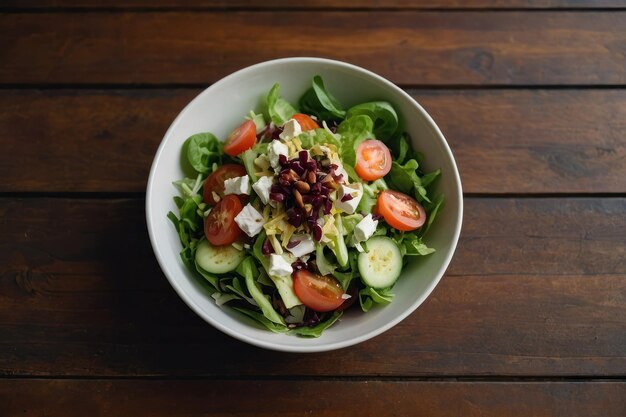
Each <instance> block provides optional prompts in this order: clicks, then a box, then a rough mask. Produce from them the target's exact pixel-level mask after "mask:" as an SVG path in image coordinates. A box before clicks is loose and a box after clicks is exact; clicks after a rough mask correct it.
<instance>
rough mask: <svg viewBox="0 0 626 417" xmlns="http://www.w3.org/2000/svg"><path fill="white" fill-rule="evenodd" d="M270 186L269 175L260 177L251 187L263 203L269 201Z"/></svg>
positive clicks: (270, 179)
mask: <svg viewBox="0 0 626 417" xmlns="http://www.w3.org/2000/svg"><path fill="white" fill-rule="evenodd" d="M271 188H272V178H271V177H261V178H259V180H258V181H257V182H255V183H254V184H253V185H252V189H253V190H254V192H255V193H256V195H258V196H259V198H260V199H261V202H262V203H263V204H267V203H269V200H270V189H271Z"/></svg>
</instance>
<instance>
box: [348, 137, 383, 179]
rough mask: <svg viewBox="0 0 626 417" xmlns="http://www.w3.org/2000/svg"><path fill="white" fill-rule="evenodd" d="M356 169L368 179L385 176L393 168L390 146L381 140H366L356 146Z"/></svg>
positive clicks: (362, 176) (360, 175) (361, 175)
mask: <svg viewBox="0 0 626 417" xmlns="http://www.w3.org/2000/svg"><path fill="white" fill-rule="evenodd" d="M354 170H355V171H356V173H357V174H358V175H359V177H361V178H363V179H364V180H366V181H373V180H377V179H379V178H382V177H384V176H385V175H387V174H388V173H389V171H390V170H391V153H390V152H389V148H388V147H387V146H385V144H384V143H382V142H381V141H379V140H376V139H368V140H364V141H363V142H361V143H360V144H359V146H357V148H356V166H355V167H354Z"/></svg>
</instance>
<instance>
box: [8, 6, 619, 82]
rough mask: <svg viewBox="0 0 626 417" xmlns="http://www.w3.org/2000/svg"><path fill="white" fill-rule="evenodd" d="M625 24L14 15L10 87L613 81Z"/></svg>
mask: <svg viewBox="0 0 626 417" xmlns="http://www.w3.org/2000/svg"><path fill="white" fill-rule="evenodd" d="M305 27H306V30H303V29H302V28H305ZM625 28H626V13H621V12H611V13H608V12H592V13H577V12H546V13H529V12H486V13H472V12H380V13H376V14H375V15H374V14H372V13H368V12H319V13H316V15H315V18H314V19H312V18H311V14H310V13H309V12H240V13H210V12H194V13H70V14H63V13H37V14H19V13H18V14H13V13H9V14H3V15H0V62H3V65H2V66H1V67H0V84H13V83H20V84H49V83H51V84H58V83H63V84H69V83H72V84H73V83H115V84H132V83H142V84H161V83H167V84H176V83H184V84H189V83H193V84H198V83H201V84H204V83H210V82H213V81H215V80H217V79H219V78H221V77H223V76H224V75H226V74H229V73H231V72H232V71H234V70H236V69H239V68H242V67H245V66H247V65H250V64H253V63H257V62H260V61H265V60H267V59H272V58H279V57H287V56H324V57H329V58H336V59H341V60H345V61H348V62H352V63H354V64H357V65H361V66H363V67H366V68H368V69H371V70H373V71H375V72H377V73H380V74H381V75H383V76H384V77H387V78H389V79H391V80H392V81H394V82H396V83H399V84H403V85H418V84H419V85H459V84H461V85H545V84H561V85H565V84H589V85H606V84H613V85H615V84H623V83H625V82H626V53H625V49H624V45H626V30H625Z"/></svg>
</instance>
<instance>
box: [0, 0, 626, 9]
mask: <svg viewBox="0 0 626 417" xmlns="http://www.w3.org/2000/svg"><path fill="white" fill-rule="evenodd" d="M3 8H7V9H8V8H20V9H30V8H33V9H35V8H50V9H54V8H80V9H96V10H98V9H115V10H123V9H132V8H145V9H163V8H171V9H184V10H188V9H196V8H197V9H207V8H208V9H211V8H215V9H246V8H253V9H277V8H284V9H285V10H297V9H301V8H306V9H320V10H328V9H335V8H338V9H353V8H356V9H358V8H367V9H373V10H376V9H396V8H397V9H417V10H419V9H433V8H436V9H438V8H441V9H448V8H450V9H518V8H519V9H544V8H568V9H589V8H624V2H623V1H620V0H538V1H537V0H427V1H414V0H300V1H298V2H293V1H291V0H272V1H262V2H261V1H258V0H232V1H231V0H165V1H160V0H124V1H123V2H121V1H115V0H104V1H102V0H4V1H3V2H2V4H1V5H0V10H2V9H3Z"/></svg>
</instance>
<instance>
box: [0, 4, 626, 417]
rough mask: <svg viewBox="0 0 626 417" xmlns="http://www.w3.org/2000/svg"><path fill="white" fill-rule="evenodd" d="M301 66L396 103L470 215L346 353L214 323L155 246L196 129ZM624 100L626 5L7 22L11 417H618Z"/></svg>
mask: <svg viewBox="0 0 626 417" xmlns="http://www.w3.org/2000/svg"><path fill="white" fill-rule="evenodd" d="M583 3H584V4H583ZM286 56H323V57H330V58H335V59H340V60H344V61H348V62H351V63H354V64H357V65H360V66H363V67H366V68H369V69H371V70H373V71H375V72H377V73H379V74H381V75H383V76H385V77H387V78H389V79H390V80H392V81H394V82H395V83H397V84H398V85H400V86H401V87H403V88H405V89H406V90H407V91H408V92H409V93H410V94H411V95H413V96H414V97H415V98H416V99H417V100H418V101H419V102H420V103H421V104H423V105H424V107H425V108H426V109H427V110H428V111H429V112H430V113H431V115H432V116H433V117H434V119H435V120H436V121H437V122H438V123H439V125H440V126H441V128H442V130H443V132H444V134H445V135H446V137H447V138H448V141H449V143H450V145H451V147H452V149H453V152H454V153H455V155H456V158H457V161H458V164H459V169H460V172H461V176H462V179H463V185H464V190H465V193H466V194H465V207H466V210H465V219H464V225H463V232H462V236H461V240H460V242H459V247H458V249H457V252H456V256H455V258H454V261H453V263H452V265H451V266H450V268H449V270H448V271H447V274H446V276H445V277H444V278H443V280H442V281H441V283H440V284H439V286H438V287H437V288H436V290H435V291H434V293H433V294H432V295H431V296H430V298H429V299H428V300H427V301H426V302H425V303H424V304H423V305H422V306H421V307H420V308H419V309H418V310H417V311H416V312H414V313H413V314H412V315H411V316H410V317H409V318H407V319H406V320H404V321H403V322H402V323H401V324H399V325H398V326H396V327H395V328H393V329H392V330H390V331H388V332H386V333H385V334H383V335H381V336H379V337H376V338H374V339H373V340H370V341H368V342H365V343H362V344H360V345H357V346H354V347H351V348H347V349H343V350H339V351H335V352H329V353H320V354H286V353H277V352H271V351H266V350H261V349H258V348H254V347H251V346H248V345H245V344H243V343H240V342H238V341H236V340H234V339H232V338H230V337H228V336H226V335H224V334H222V333H220V332H219V331H217V330H215V329H213V328H212V327H211V326H209V325H208V324H206V323H205V322H203V321H202V320H201V319H200V318H198V317H197V316H196V315H195V314H194V313H192V312H191V310H189V309H188V308H187V307H186V306H185V305H184V304H183V302H182V301H181V300H180V299H179V298H178V297H177V295H176V294H175V293H174V291H173V290H172V288H171V287H170V285H169V284H168V282H167V281H166V279H165V277H164V276H163V274H162V273H161V271H160V270H159V267H158V265H157V262H156V260H155V258H154V255H153V253H152V249H151V247H150V244H149V241H148V236H147V232H146V226H145V220H144V191H145V185H146V179H147V176H148V170H149V167H150V163H151V161H152V157H153V155H154V152H155V151H156V148H157V145H158V144H159V142H160V140H161V138H162V137H163V133H164V132H165V130H166V128H167V127H168V125H169V123H170V122H171V121H172V120H173V118H174V117H175V115H176V114H177V113H178V112H179V111H180V109H181V108H182V107H183V106H184V104H185V103H186V102H187V101H188V100H190V99H191V98H192V97H194V96H195V95H196V94H198V93H199V92H200V91H201V90H202V89H203V88H205V87H206V86H208V85H209V84H211V83H212V82H214V81H216V80H218V79H219V78H221V77H223V76H225V75H227V74H229V73H230V72H232V71H234V70H236V69H239V68H241V67H244V66H247V65H249V64H253V63H256V62H260V61H263V60H267V59H272V58H277V57H286ZM625 85H626V3H625V2H624V1H619V0H594V1H587V2H581V1H577V0H541V1H525V0H512V1H510V2H504V1H498V0H467V1H462V0H427V1H422V2H410V1H408V0H357V1H349V0H322V1H319V2H313V1H308V0H301V1H299V2H297V3H296V4H292V2H290V1H287V0H276V1H265V2H253V1H246V0H235V1H231V2H228V1H220V0H188V1H184V0H164V1H159V0H126V1H125V2H120V1H113V0H98V1H97V0H28V1H20V0H4V1H3V2H2V5H1V6H0V86H1V89H0V140H1V144H2V147H1V148H0V149H1V150H0V192H1V195H0V375H1V378H0V415H2V416H11V417H12V416H44V415H45V416H100V415H110V416H168V417H173V416H199V415H226V414H229V415H238V416H239V415H241V416H243V415H250V416H261V415H263V416H275V415H285V416H287V415H289V416H291V415H293V416H300V415H304V414H307V413H310V414H314V415H324V416H326V415H328V416H330V415H359V416H380V415H389V414H394V415H401V416H408V415H411V416H450V415H454V416H465V417H467V416H505V415H506V416H548V415H560V416H568V417H569V416H592V415H594V416H616V417H617V416H624V415H626V90H625V89H624V86H625Z"/></svg>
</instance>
